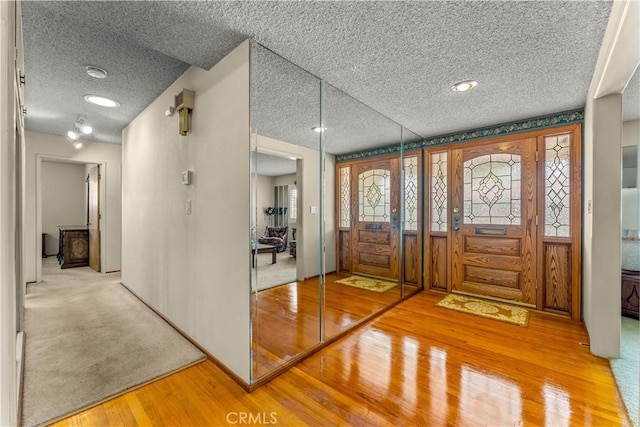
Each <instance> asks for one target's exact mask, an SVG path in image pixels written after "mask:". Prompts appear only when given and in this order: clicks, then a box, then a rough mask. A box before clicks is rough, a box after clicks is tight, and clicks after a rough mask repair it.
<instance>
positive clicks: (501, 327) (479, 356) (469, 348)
mask: <svg viewBox="0 0 640 427" xmlns="http://www.w3.org/2000/svg"><path fill="white" fill-rule="evenodd" d="M274 289H280V288H274ZM442 297H443V295H442V294H440V293H436V292H420V293H419V294H418V295H416V296H414V297H412V298H409V299H408V300H406V301H404V302H402V303H400V304H399V305H398V306H396V307H394V308H392V309H391V310H389V311H387V312H386V313H385V314H383V315H382V316H380V317H377V318H376V319H374V320H373V321H372V322H370V323H367V324H366V325H363V326H362V327H361V328H358V329H357V330H355V331H353V332H351V333H349V334H347V335H346V336H345V337H343V338H342V339H340V340H338V341H336V342H334V343H332V344H330V345H329V346H327V347H326V348H325V349H323V350H321V351H319V352H318V353H316V354H313V355H311V356H310V357H309V358H307V359H305V360H304V361H302V362H300V363H298V364H297V365H296V366H295V367H294V368H293V369H290V370H288V371H286V372H284V373H283V374H282V375H280V376H279V377H277V378H275V379H273V380H272V381H271V382H269V383H268V384H266V385H264V386H263V387H260V388H258V389H256V390H254V391H253V392H251V393H246V392H245V391H244V390H243V389H242V388H241V387H240V386H239V385H238V384H236V383H235V382H234V381H233V379H231V377H229V376H228V375H226V374H225V373H224V372H223V371H222V370H221V369H220V368H218V367H217V366H216V365H215V364H214V362H213V361H211V360H207V361H205V362H203V363H200V364H198V365H196V366H194V367H191V368H188V369H185V370H183V371H181V372H179V373H177V374H174V375H171V376H169V377H167V378H164V379H161V380H159V381H157V382H154V383H152V384H149V385H147V386H145V387H143V388H140V389H138V390H134V391H132V392H130V393H127V394H126V395H124V396H121V397H119V398H116V399H113V400H110V401H108V402H105V403H103V404H101V405H99V406H96V407H93V408H91V409H89V410H87V411H84V412H82V413H80V414H77V415H75V416H73V417H71V418H70V419H67V420H64V421H63V422H62V423H60V424H59V426H60V427H62V426H77V425H96V426H98V425H107V424H109V423H111V424H124V425H137V424H138V425H139V424H148V425H165V424H172V425H184V426H187V425H210V426H217V425H229V423H230V422H234V423H236V424H241V423H240V422H238V421H237V420H238V415H239V414H240V415H242V414H244V416H245V420H246V419H247V418H248V417H249V416H251V417H254V418H252V419H256V420H258V421H255V422H254V423H255V424H274V425H278V426H281V425H282V426H302V425H313V426H324V425H327V426H328V425H331V426H334V425H335V426H343V425H357V426H368V425H390V426H393V425H407V426H441V425H442V426H444V425H451V426H456V425H460V426H472V425H485V426H487V425H488V426H514V425H516V426H524V425H534V426H542V425H547V426H591V425H593V426H629V425H630V421H629V417H628V416H627V414H626V411H625V408H624V404H623V402H622V399H621V398H620V395H619V394H618V391H617V389H616V385H615V381H614V379H613V375H612V374H611V370H610V368H609V364H608V362H607V360H606V359H602V358H599V357H595V356H593V355H592V354H591V353H590V351H589V347H586V346H582V345H579V343H581V342H586V341H587V340H588V335H587V333H586V330H585V327H584V324H583V323H580V322H575V321H572V320H569V319H564V318H561V317H560V316H551V315H547V314H545V313H538V312H532V313H531V318H530V319H529V326H528V327H526V328H523V327H521V326H517V325H510V324H508V323H503V322H496V321H495V320H492V319H486V318H483V317H478V316H469V315H468V314H465V313H460V312H457V311H453V310H448V309H446V308H442V307H438V306H436V304H437V303H438V302H439V301H440V300H441V299H442ZM262 326H264V325H262ZM261 416H262V417H261ZM260 417H261V418H260ZM252 424H253V423H252Z"/></svg>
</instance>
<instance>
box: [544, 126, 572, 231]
mask: <svg viewBox="0 0 640 427" xmlns="http://www.w3.org/2000/svg"><path fill="white" fill-rule="evenodd" d="M570 154H571V147H570V138H569V135H568V134H566V135H556V136H548V137H546V138H545V159H546V161H545V166H544V172H545V176H544V194H545V196H544V204H545V210H544V235H545V236H553V237H569V236H570V230H571V227H570V226H571V223H570V220H569V219H570V215H569V205H570V204H571V199H570V195H571V187H570V182H571V179H570V177H571V170H570V164H569V159H570Z"/></svg>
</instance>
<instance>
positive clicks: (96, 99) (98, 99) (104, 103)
mask: <svg viewBox="0 0 640 427" xmlns="http://www.w3.org/2000/svg"><path fill="white" fill-rule="evenodd" d="M84 100H85V101H87V102H90V103H92V104H96V105H99V106H101V107H119V106H120V103H119V102H118V101H114V100H113V99H109V98H105V97H104V96H98V95H85V96H84Z"/></svg>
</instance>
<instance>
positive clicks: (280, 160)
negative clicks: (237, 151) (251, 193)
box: [256, 153, 296, 176]
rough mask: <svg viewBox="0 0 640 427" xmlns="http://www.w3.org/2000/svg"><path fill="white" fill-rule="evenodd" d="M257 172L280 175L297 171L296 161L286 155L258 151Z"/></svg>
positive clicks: (259, 173)
mask: <svg viewBox="0 0 640 427" xmlns="http://www.w3.org/2000/svg"><path fill="white" fill-rule="evenodd" d="M256 173H257V174H258V175H266V176H280V175H288V174H291V173H296V161H295V160H293V159H288V158H285V157H278V156H272V155H270V154H265V153H258V154H257V157H256Z"/></svg>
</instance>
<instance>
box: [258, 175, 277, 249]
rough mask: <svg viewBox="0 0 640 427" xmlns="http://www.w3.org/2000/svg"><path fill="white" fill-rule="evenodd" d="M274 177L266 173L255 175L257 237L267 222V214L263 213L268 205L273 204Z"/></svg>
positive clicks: (260, 234) (262, 232)
mask: <svg viewBox="0 0 640 427" xmlns="http://www.w3.org/2000/svg"><path fill="white" fill-rule="evenodd" d="M274 181H275V180H274V177H272V176H266V175H257V176H256V191H257V193H256V208H257V210H258V212H257V213H256V216H257V227H256V233H257V235H258V237H260V236H262V235H263V234H264V230H265V229H266V228H267V225H268V224H269V216H268V215H267V214H265V210H266V209H267V208H268V207H271V206H273V186H274V185H275V184H274Z"/></svg>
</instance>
